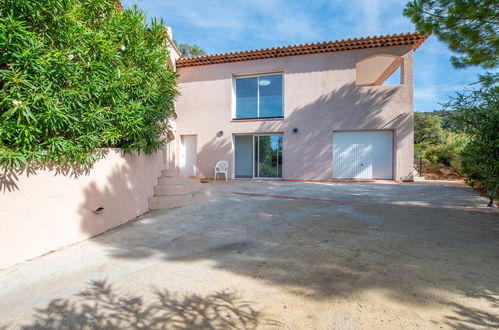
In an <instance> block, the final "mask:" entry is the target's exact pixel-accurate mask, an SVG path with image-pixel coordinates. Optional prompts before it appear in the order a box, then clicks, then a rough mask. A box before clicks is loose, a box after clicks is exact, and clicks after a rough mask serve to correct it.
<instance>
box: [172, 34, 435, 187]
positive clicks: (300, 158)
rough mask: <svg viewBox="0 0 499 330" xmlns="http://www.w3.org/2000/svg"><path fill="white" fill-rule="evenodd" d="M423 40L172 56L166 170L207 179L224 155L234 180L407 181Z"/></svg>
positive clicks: (402, 36) (376, 39) (414, 36)
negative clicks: (171, 134)
mask: <svg viewBox="0 0 499 330" xmlns="http://www.w3.org/2000/svg"><path fill="white" fill-rule="evenodd" d="M425 39H426V37H425V36H421V35H419V34H417V33H408V34H399V35H388V36H380V37H370V38H364V39H350V40H341V41H333V42H324V43H316V44H306V45H297V46H288V47H280V48H272V49H261V50H254V51H246V52H238V53H228V54H218V55H209V56H202V57H194V58H189V59H182V58H181V59H178V60H177V61H176V67H177V72H178V73H179V80H178V85H179V91H180V96H179V97H178V99H177V103H176V112H177V119H176V121H175V124H176V127H175V140H176V143H175V144H174V145H175V148H174V150H172V153H175V154H176V155H178V157H172V160H171V161H172V164H171V166H175V167H178V168H179V169H180V172H181V174H183V175H187V176H192V177H199V178H213V176H214V174H213V173H214V167H215V164H216V163H217V161H219V160H226V161H228V162H229V168H230V169H229V177H230V178H232V179H234V178H256V179H284V180H336V179H341V180H343V179H347V180H348V179H357V180H363V179H364V180H371V179H388V180H411V179H412V173H413V52H414V51H415V50H416V48H417V47H418V46H419V45H421V43H423V42H424V40H425ZM393 74H398V76H397V79H396V80H395V81H394V80H393V77H392V78H390V80H389V81H390V82H391V84H390V85H386V81H387V79H388V78H389V77H390V76H391V75H393ZM384 83H385V84H384Z"/></svg>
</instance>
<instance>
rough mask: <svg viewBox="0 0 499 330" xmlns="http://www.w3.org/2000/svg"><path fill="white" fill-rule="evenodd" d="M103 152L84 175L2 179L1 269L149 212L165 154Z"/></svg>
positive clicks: (38, 173)
mask: <svg viewBox="0 0 499 330" xmlns="http://www.w3.org/2000/svg"><path fill="white" fill-rule="evenodd" d="M106 153H107V154H106V156H105V158H103V159H101V160H100V161H98V162H97V163H96V164H95V165H94V166H93V167H92V168H91V169H89V170H87V171H77V170H75V169H69V170H68V171H67V172H66V171H62V172H61V171H60V170H55V169H47V168H42V169H37V170H35V171H33V172H32V173H26V172H24V173H22V174H17V175H15V176H12V175H11V176H10V177H9V178H7V177H3V178H0V188H1V191H0V269H1V268H5V267H7V266H10V265H14V264H16V263H19V262H22V261H25V260H28V259H31V258H35V257H37V256H40V255H43V254H45V253H48V252H50V251H53V250H56V249H58V248H60V247H63V246H65V245H68V244H72V243H76V242H79V241H82V240H85V239H87V238H89V237H92V236H95V235H97V234H100V233H102V232H104V231H106V230H108V229H111V228H113V227H116V226H118V225H121V224H123V223H125V222H127V221H129V220H131V219H133V218H135V217H137V216H139V215H140V214H143V213H144V212H147V211H148V210H149V206H148V198H149V197H150V196H153V195H154V191H153V188H154V186H155V185H156V184H157V179H158V176H159V175H160V171H161V170H162V169H164V168H165V167H166V157H165V153H164V151H162V152H158V153H155V154H152V155H144V154H139V155H137V154H133V155H122V154H121V153H120V152H119V150H114V149H109V150H106ZM2 173H3V171H2ZM99 208H102V209H100V210H98V209H99ZM97 210H98V211H97ZM99 211H101V212H99Z"/></svg>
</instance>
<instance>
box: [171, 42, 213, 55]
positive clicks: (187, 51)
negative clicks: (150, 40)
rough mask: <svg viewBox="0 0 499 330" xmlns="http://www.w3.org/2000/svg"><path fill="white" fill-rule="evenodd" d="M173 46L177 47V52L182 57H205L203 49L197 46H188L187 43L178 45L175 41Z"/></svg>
mask: <svg viewBox="0 0 499 330" xmlns="http://www.w3.org/2000/svg"><path fill="white" fill-rule="evenodd" d="M175 45H176V46H177V48H178V50H179V51H180V54H181V55H182V57H186V58H189V57H193V56H203V55H206V52H205V51H204V49H203V48H201V47H199V46H198V45H189V44H188V43H181V44H179V43H178V42H177V41H175Z"/></svg>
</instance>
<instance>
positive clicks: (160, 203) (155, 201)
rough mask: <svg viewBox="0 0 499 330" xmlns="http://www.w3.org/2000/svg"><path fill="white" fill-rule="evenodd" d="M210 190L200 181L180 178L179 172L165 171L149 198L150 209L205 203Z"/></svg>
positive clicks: (162, 172)
mask: <svg viewBox="0 0 499 330" xmlns="http://www.w3.org/2000/svg"><path fill="white" fill-rule="evenodd" d="M210 196H211V194H210V192H209V190H208V189H206V188H205V187H202V183H201V182H200V181H199V180H195V179H190V178H188V177H184V176H179V174H178V171H177V170H173V169H172V170H163V171H161V176H160V177H159V178H158V185H156V187H154V196H153V197H150V198H149V209H150V210H160V209H171V208H174V207H181V206H186V205H191V204H195V203H199V202H204V201H206V200H208V199H209V198H210Z"/></svg>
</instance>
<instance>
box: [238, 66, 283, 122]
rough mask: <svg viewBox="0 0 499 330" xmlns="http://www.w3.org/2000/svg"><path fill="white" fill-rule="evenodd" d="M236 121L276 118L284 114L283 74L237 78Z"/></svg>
mask: <svg viewBox="0 0 499 330" xmlns="http://www.w3.org/2000/svg"><path fill="white" fill-rule="evenodd" d="M235 85H236V86H235V87H236V119H254V118H276V117H283V114H282V74H272V75H261V76H257V77H241V78H236V81H235Z"/></svg>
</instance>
